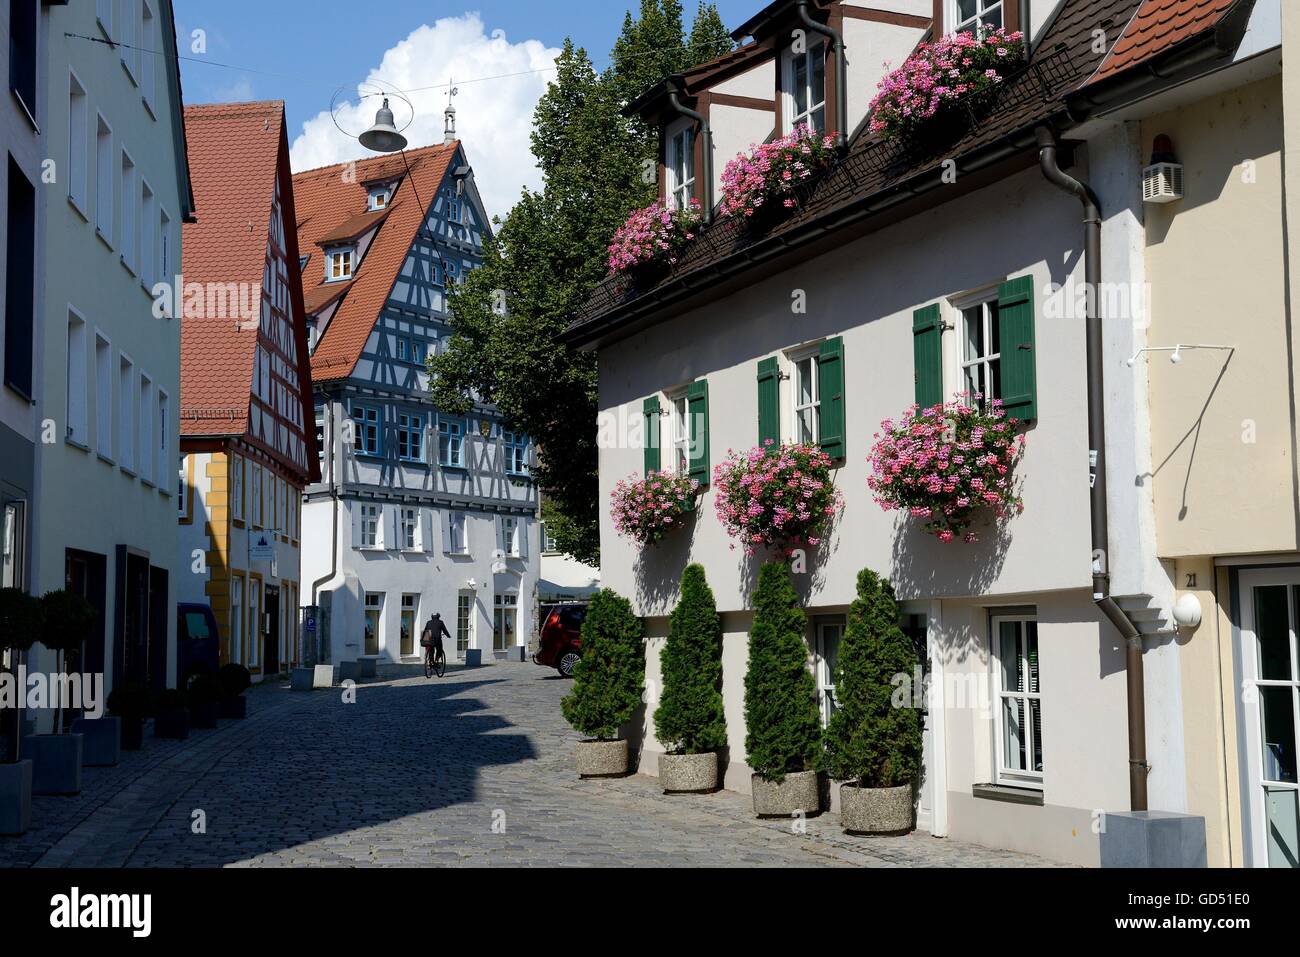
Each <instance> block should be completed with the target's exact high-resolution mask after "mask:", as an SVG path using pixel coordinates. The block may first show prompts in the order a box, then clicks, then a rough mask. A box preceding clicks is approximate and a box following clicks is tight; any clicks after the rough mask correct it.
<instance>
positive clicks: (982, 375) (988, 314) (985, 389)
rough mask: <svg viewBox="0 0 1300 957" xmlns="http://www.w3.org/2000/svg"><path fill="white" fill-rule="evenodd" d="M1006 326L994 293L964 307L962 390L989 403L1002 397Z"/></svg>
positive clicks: (983, 402) (962, 322)
mask: <svg viewBox="0 0 1300 957" xmlns="http://www.w3.org/2000/svg"><path fill="white" fill-rule="evenodd" d="M1001 332H1002V327H1001V323H1000V321H999V317H998V302H997V299H995V298H993V297H992V296H990V297H989V298H986V299H983V300H981V301H979V302H975V303H971V304H970V305H968V306H965V307H964V308H962V310H961V389H962V391H963V392H965V393H967V394H968V395H970V396H971V397H972V399H973V398H974V397H975V396H981V397H982V404H983V405H985V406H987V405H988V404H989V403H990V402H991V401H992V400H994V399H1001V398H1002V365H1001V359H1002V335H1001Z"/></svg>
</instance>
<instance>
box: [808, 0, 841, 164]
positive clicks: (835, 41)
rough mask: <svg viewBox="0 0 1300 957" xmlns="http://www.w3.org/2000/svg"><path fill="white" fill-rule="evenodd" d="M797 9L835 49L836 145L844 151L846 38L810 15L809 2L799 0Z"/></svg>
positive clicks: (813, 28)
mask: <svg viewBox="0 0 1300 957" xmlns="http://www.w3.org/2000/svg"><path fill="white" fill-rule="evenodd" d="M796 9H797V10H798V11H799V19H800V20H801V21H802V22H803V25H804V26H806V27H807V28H808V29H809V30H811V31H812V32H813V33H820V34H821V35H822V36H824V37H826V38H827V39H829V40H830V41H831V46H833V47H834V48H835V145H836V146H837V147H839V148H840V149H843V148H844V146H845V144H846V143H848V133H847V131H846V130H845V129H844V127H845V126H847V125H848V122H849V119H848V117H849V84H848V62H847V60H846V59H845V56H844V37H842V36H840V34H839V32H838V31H836V30H832V29H831V28H830V27H828V26H826V25H825V24H821V23H818V22H817V21H816V20H814V19H813V18H812V17H810V16H809V15H808V0H799V3H798V5H797V7H796Z"/></svg>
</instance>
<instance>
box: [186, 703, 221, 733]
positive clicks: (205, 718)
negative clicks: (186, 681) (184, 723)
mask: <svg viewBox="0 0 1300 957" xmlns="http://www.w3.org/2000/svg"><path fill="white" fill-rule="evenodd" d="M216 726H217V702H216V701H215V700H213V701H199V702H191V703H190V727H191V728H203V729H207V728H215V727H216Z"/></svg>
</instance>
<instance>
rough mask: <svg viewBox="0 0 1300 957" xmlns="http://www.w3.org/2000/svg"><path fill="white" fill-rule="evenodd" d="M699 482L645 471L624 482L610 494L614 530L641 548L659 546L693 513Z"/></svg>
mask: <svg viewBox="0 0 1300 957" xmlns="http://www.w3.org/2000/svg"><path fill="white" fill-rule="evenodd" d="M699 492H700V483H699V482H698V481H697V480H695V479H693V478H689V477H687V476H685V475H676V474H674V473H672V472H648V473H646V476H645V478H640V479H639V478H636V477H635V476H633V477H631V478H627V479H624V480H623V481H621V482H619V483H618V484H617V485H615V486H614V491H613V492H612V493H610V498H611V499H612V505H611V507H610V517H611V518H612V519H613V520H614V530H615V531H617V532H618V533H619V534H620V535H622V536H623V537H624V538H630V539H632V541H634V542H636V543H637V544H638V545H640V546H641V547H642V548H645V547H647V546H650V545H656V544H658V543H659V542H660V541H661V540H662V539H663V537H664V536H665V535H667V534H668V533H669V532H671V531H673V530H674V529H678V528H681V527H682V526H683V525H685V524H686V520H687V517H688V516H689V515H691V514H692V513H693V512H694V510H695V496H697V495H698V494H699Z"/></svg>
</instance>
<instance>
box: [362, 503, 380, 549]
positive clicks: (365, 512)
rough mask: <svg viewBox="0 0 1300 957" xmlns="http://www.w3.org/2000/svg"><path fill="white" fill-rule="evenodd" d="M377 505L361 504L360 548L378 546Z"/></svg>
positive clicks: (378, 513)
mask: <svg viewBox="0 0 1300 957" xmlns="http://www.w3.org/2000/svg"><path fill="white" fill-rule="evenodd" d="M379 515H380V512H379V506H378V505H362V506H361V543H360V547H361V548H378V547H379Z"/></svg>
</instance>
